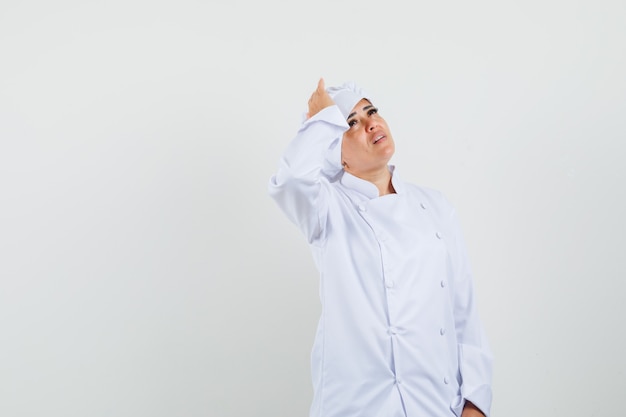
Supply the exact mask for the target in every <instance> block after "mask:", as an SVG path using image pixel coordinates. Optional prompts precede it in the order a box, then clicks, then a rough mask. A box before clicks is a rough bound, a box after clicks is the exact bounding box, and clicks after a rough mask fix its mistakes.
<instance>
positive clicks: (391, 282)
mask: <svg viewBox="0 0 626 417" xmlns="http://www.w3.org/2000/svg"><path fill="white" fill-rule="evenodd" d="M393 285H394V282H393V280H392V279H388V280H386V281H385V286H386V287H387V288H393Z"/></svg>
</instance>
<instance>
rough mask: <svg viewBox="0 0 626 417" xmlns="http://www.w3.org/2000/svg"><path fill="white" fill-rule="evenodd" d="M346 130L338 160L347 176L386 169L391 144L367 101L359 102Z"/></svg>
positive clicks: (382, 123) (372, 107)
mask: <svg viewBox="0 0 626 417" xmlns="http://www.w3.org/2000/svg"><path fill="white" fill-rule="evenodd" d="M347 122H348V126H350V128H349V129H348V130H347V131H346V132H345V133H344V134H343V141H342V143H341V159H342V162H343V164H344V168H345V170H346V171H348V172H349V173H351V174H353V175H356V176H360V175H364V174H367V173H372V172H375V171H377V170H380V169H382V168H385V169H386V167H387V163H388V162H389V160H390V159H391V157H392V156H393V153H394V151H395V144H394V142H393V138H392V137H391V132H390V131H389V127H388V126H387V122H385V119H383V118H382V117H381V116H380V115H379V114H378V109H377V108H376V107H374V106H373V105H372V103H370V102H369V101H368V100H366V99H361V101H359V102H358V103H357V104H356V106H354V108H353V109H352V111H351V112H350V115H349V116H348V119H347Z"/></svg>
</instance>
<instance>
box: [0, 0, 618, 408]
mask: <svg viewBox="0 0 626 417" xmlns="http://www.w3.org/2000/svg"><path fill="white" fill-rule="evenodd" d="M226 3H228V4H226ZM624 22H626V3H625V2H623V1H618V0H615V1H602V0H600V1H595V2H590V1H585V2H583V1H556V0H543V1H537V0H531V1H495V0H494V1H480V0H479V1H475V2H410V1H403V2H399V1H393V0H392V1H387V2H374V1H369V0H365V1H358V2H347V1H322V2H296V1H291V2H287V1H283V2H281V1H278V0H270V1H267V2H257V1H252V0H246V1H231V2H217V1H213V2H202V1H191V0H179V1H169V2H166V1H147V0H143V1H137V0H130V1H129V0H126V1H108V2H95V1H94V2H87V1H55V2H44V1H39V2H37V1H23V2H21V1H20V2H17V1H15V2H9V1H3V2H2V4H1V5H0V61H1V64H0V416H2V417H18V416H20V417H21V416H47V417H52V416H59V417H61V416H62V417H73V416H76V417H84V416H90V417H104V416H115V417H137V416H146V417H156V416H159V417H161V416H162V417H171V416H185V417H194V416H207V417H222V416H246V417H248V416H305V415H308V407H309V404H310V401H311V394H312V389H311V382H310V374H309V353H310V349H311V344H312V342H313V336H314V331H315V326H316V322H317V318H318V315H319V311H320V305H319V300H318V287H317V285H318V277H317V271H316V270H315V268H314V265H313V262H312V259H311V256H310V252H309V249H308V247H307V245H306V242H305V240H304V238H303V237H302V236H301V235H300V233H299V232H298V231H297V230H296V228H295V227H294V226H293V225H292V224H291V223H289V222H288V220H287V219H286V218H285V217H284V216H283V215H282V214H281V212H280V211H279V209H278V208H277V207H276V206H275V204H274V203H273V201H272V200H271V199H270V198H269V197H268V195H267V182H268V180H269V178H270V176H271V175H272V173H273V172H274V170H275V169H276V168H277V166H278V160H279V158H280V155H281V153H282V151H283V149H284V147H285V146H286V145H287V143H288V142H289V140H291V138H292V137H293V136H294V134H295V132H296V130H297V128H298V126H299V123H300V117H301V114H302V113H303V112H304V111H306V103H307V100H308V98H309V95H310V94H311V92H312V91H313V89H314V88H315V86H316V84H317V80H318V79H319V78H320V77H324V78H325V79H326V82H327V84H328V85H337V84H340V83H342V82H344V81H347V80H354V81H356V82H357V83H359V84H360V85H361V86H362V87H363V88H364V89H365V90H366V91H368V92H369V93H370V95H371V97H372V98H373V100H374V101H375V104H377V105H378V106H379V107H380V111H381V114H382V115H383V116H384V117H385V118H386V119H387V121H388V122H389V124H390V127H391V130H392V133H393V135H394V138H395V140H396V144H397V152H396V155H395V156H394V158H393V163H395V164H396V165H397V166H398V167H399V169H401V171H402V176H403V178H404V179H406V180H409V181H411V182H414V183H417V184H421V185H425V186H429V187H433V188H436V189H439V190H441V191H442V192H443V193H444V194H445V195H446V196H447V197H448V198H449V199H450V200H451V201H452V202H453V203H454V204H455V206H456V207H457V209H458V211H459V213H460V218H461V222H462V226H463V231H464V234H465V239H466V241H467V245H468V250H469V253H470V256H471V261H472V266H473V270H474V273H475V276H476V278H475V284H476V289H477V296H478V301H479V311H480V314H481V316H482V318H483V321H484V324H485V327H486V330H487V333H488V336H489V340H490V342H491V345H492V349H493V351H494V355H495V374H494V386H493V389H494V403H493V409H492V411H493V416H506V417H521V416H528V415H532V416H537V417H539V416H542V417H553V416H560V415H567V416H569V417H583V416H584V417H589V416H609V415H616V413H618V414H619V413H620V412H621V411H622V409H623V401H622V395H623V393H624V392H625V391H626V382H625V380H626V378H625V377H626V375H625V373H626V359H625V358H624V352H626V339H625V336H626V335H625V326H624V323H623V319H624V315H625V308H624V307H623V303H622V300H623V298H624V293H625V289H626V284H625V278H626V256H625V255H624V250H625V249H626V238H625V236H626V221H625V220H624V213H626V192H625V187H624V181H625V180H626V168H625V164H624V159H625V156H626V152H625V148H626V147H625V146H624V141H625V140H626V77H625V76H624V74H626V54H625V53H624V51H625V50H626V25H625V24H624Z"/></svg>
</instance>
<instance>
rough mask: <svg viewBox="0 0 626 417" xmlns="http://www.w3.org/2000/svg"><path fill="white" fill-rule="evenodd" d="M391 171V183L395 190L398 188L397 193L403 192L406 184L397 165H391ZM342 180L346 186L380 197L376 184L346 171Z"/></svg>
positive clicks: (367, 194)
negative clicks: (399, 173)
mask: <svg viewBox="0 0 626 417" xmlns="http://www.w3.org/2000/svg"><path fill="white" fill-rule="evenodd" d="M389 172H391V184H392V185H393V188H394V190H396V194H401V193H403V192H404V184H403V182H402V180H401V179H400V176H399V175H398V171H397V169H396V167H395V165H389ZM340 182H341V185H343V186H344V187H347V188H349V189H351V190H354V191H356V192H358V193H361V194H363V195H364V196H366V197H368V198H369V199H374V198H377V197H379V195H378V188H376V186H375V185H374V184H372V183H371V182H369V181H367V180H364V179H361V178H359V177H355V176H354V175H352V174H350V173H348V172H346V171H344V172H343V175H342V176H341V180H340Z"/></svg>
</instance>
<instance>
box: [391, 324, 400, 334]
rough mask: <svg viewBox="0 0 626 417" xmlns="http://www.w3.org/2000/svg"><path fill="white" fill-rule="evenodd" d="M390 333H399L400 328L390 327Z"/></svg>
mask: <svg viewBox="0 0 626 417" xmlns="http://www.w3.org/2000/svg"><path fill="white" fill-rule="evenodd" d="M389 333H391V334H398V329H397V328H395V327H393V326H391V327H390V328H389Z"/></svg>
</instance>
